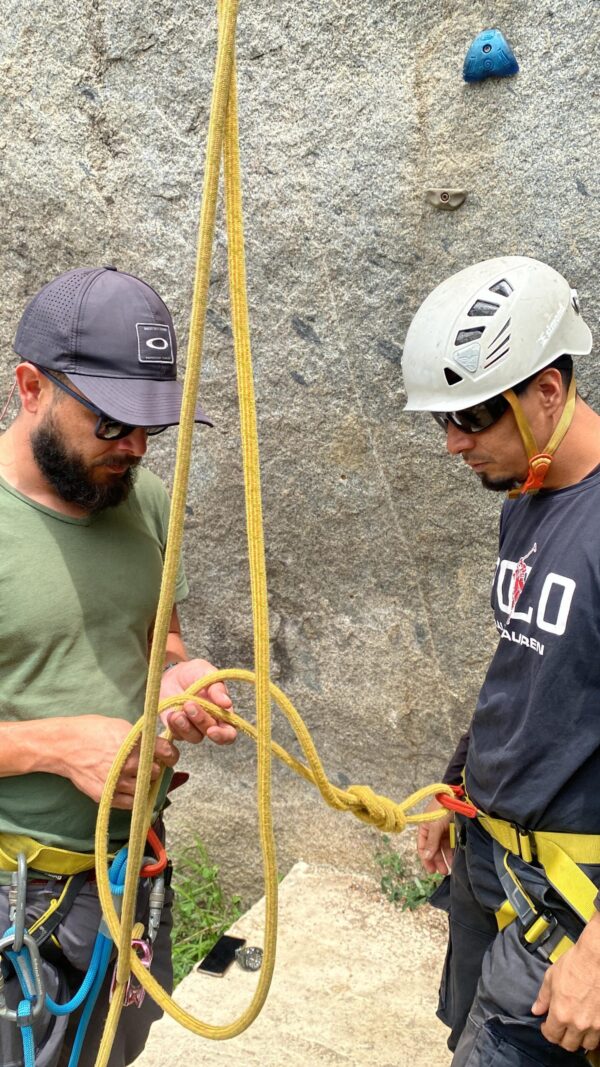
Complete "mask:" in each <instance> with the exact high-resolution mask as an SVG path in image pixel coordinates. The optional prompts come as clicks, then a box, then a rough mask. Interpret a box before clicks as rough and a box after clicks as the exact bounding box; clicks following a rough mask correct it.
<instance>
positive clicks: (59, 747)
mask: <svg viewBox="0 0 600 1067" xmlns="http://www.w3.org/2000/svg"><path fill="white" fill-rule="evenodd" d="M70 722H71V720H70V719H68V718H66V717H64V716H61V717H60V718H56V719H31V720H29V721H28V722H3V723H0V778H8V777H10V776H12V775H17V774H32V773H33V772H34V771H45V772H47V773H50V774H52V773H54V774H60V773H61V769H60V768H61V767H62V753H63V751H64V737H65V731H67V730H68V729H69V723H70Z"/></svg>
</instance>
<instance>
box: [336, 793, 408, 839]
mask: <svg viewBox="0 0 600 1067" xmlns="http://www.w3.org/2000/svg"><path fill="white" fill-rule="evenodd" d="M346 792H347V793H350V794H351V795H352V796H353V797H356V800H357V803H356V805H354V804H353V805H352V814H353V815H356V818H357V819H361V820H362V822H368V823H370V824H371V825H372V826H376V827H377V829H378V830H384V831H385V832H386V833H390V834H399V833H402V831H403V830H405V829H406V815H405V814H404V812H403V810H402V808H401V807H400V805H399V804H396V803H394V801H393V800H390V798H389V797H382V796H380V795H379V794H378V793H375V792H373V790H372V789H371V788H370V787H369V786H368V785H351V786H349V787H348V789H347V790H346Z"/></svg>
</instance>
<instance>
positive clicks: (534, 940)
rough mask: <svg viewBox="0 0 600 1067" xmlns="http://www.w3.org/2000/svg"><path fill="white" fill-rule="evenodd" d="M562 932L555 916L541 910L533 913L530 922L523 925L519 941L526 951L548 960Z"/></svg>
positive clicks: (562, 935)
mask: <svg viewBox="0 0 600 1067" xmlns="http://www.w3.org/2000/svg"><path fill="white" fill-rule="evenodd" d="M564 933H565V932H564V930H563V928H562V926H559V923H558V919H557V918H556V916H555V915H551V914H550V912H547V911H543V912H540V914H539V915H535V916H534V918H533V919H532V920H531V922H530V923H528V924H527V926H524V927H523V930H522V932H521V934H520V941H521V944H522V945H523V948H526V949H527V951H528V952H531V953H534V952H537V953H539V954H540V956H541V957H542V959H544V960H549V959H550V956H551V955H552V953H553V951H554V949H555V948H556V946H557V944H558V942H559V941H560V939H561V938H562V937H564Z"/></svg>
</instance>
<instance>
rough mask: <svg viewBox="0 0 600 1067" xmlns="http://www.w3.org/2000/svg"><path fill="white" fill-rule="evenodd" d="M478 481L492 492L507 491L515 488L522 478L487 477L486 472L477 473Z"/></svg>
mask: <svg viewBox="0 0 600 1067" xmlns="http://www.w3.org/2000/svg"><path fill="white" fill-rule="evenodd" d="M478 478H479V481H480V482H481V484H482V486H483V488H484V489H489V490H491V492H492V493H508V492H510V490H511V489H517V488H518V486H520V485H521V484H522V482H523V481H524V479H519V478H497V479H493V478H488V476H487V474H479V475H478Z"/></svg>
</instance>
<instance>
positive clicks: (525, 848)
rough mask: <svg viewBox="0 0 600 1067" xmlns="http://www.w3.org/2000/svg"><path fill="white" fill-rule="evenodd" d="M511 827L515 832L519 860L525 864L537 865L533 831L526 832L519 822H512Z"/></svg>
mask: <svg viewBox="0 0 600 1067" xmlns="http://www.w3.org/2000/svg"><path fill="white" fill-rule="evenodd" d="M510 826H511V828H512V829H513V830H514V834H515V840H516V843H517V850H518V851H517V855H518V856H519V858H520V859H522V860H523V862H524V863H535V861H536V860H537V848H536V845H535V834H534V832H533V830H525V828H524V827H523V826H519V824H518V822H511V823H510Z"/></svg>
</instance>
